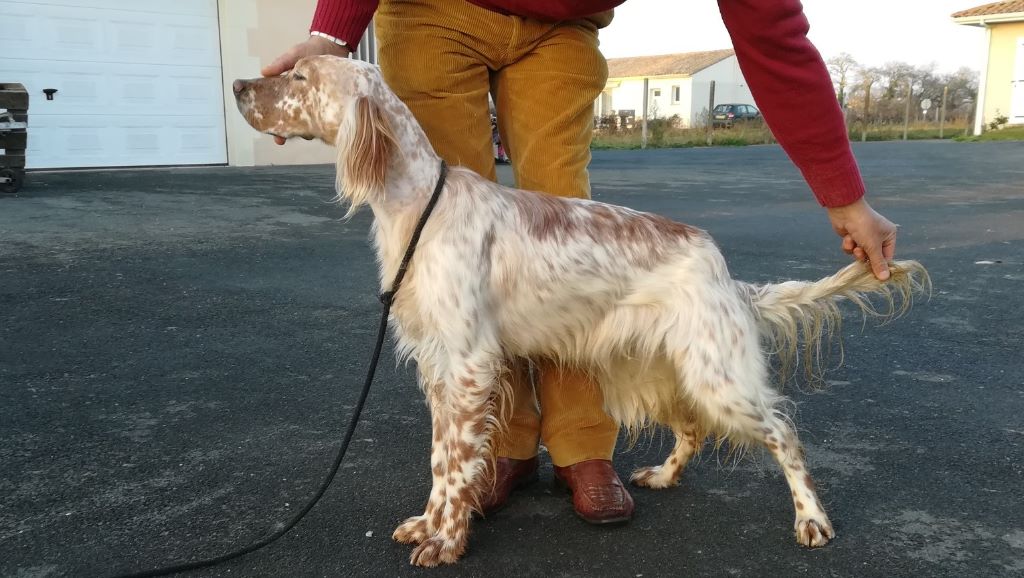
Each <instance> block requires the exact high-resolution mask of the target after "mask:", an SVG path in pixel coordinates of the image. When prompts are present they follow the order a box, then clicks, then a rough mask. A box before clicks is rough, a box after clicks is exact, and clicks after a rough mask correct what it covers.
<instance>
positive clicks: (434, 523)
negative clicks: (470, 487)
mask: <svg viewBox="0 0 1024 578" xmlns="http://www.w3.org/2000/svg"><path fill="white" fill-rule="evenodd" d="M419 374H420V375H419V379H420V387H421V388H422V389H423V393H424V394H426V396H427V405H428V406H430V421H431V427H432V430H433V434H432V436H431V442H430V473H431V478H432V483H431V486H430V498H429V499H427V507H426V509H425V511H424V512H423V515H421V516H412V517H411V518H408V519H406V520H405V521H404V522H402V523H401V524H399V525H398V527H397V528H395V532H394V533H393V534H392V535H391V537H392V538H393V539H394V540H395V541H397V542H401V543H403V544H412V545H416V546H418V545H419V544H422V543H423V542H425V541H426V540H427V538H429V537H431V536H433V535H434V534H436V533H437V529H438V522H439V521H440V515H441V508H442V507H443V506H444V492H445V487H444V481H445V474H446V464H447V463H448V461H447V456H446V455H445V452H444V444H443V443H442V442H443V436H444V430H445V428H446V427H447V424H445V423H442V422H441V419H445V415H444V413H443V409H442V407H441V401H440V400H441V396H442V394H443V391H444V382H441V381H433V380H431V379H430V378H428V377H426V376H424V372H423V371H422V364H420V372H419Z"/></svg>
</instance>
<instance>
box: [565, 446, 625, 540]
mask: <svg viewBox="0 0 1024 578" xmlns="http://www.w3.org/2000/svg"><path fill="white" fill-rule="evenodd" d="M555 479H556V480H557V481H558V482H559V483H560V484H561V485H562V486H564V487H566V488H568V489H569V491H571V492H572V506H573V509H575V510H576V515H577V516H579V517H580V518H583V519H584V520H585V521H587V522H590V523H591V524H621V523H623V522H628V521H629V519H630V518H631V517H632V516H633V497H632V496H630V495H629V492H627V491H626V488H625V486H623V485H622V481H621V480H620V479H619V475H618V474H616V473H615V468H613V467H612V463H611V462H610V461H608V460H586V461H583V462H579V463H576V464H573V465H571V466H567V467H564V468H560V467H558V466H555Z"/></svg>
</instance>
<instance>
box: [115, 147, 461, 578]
mask: <svg viewBox="0 0 1024 578" xmlns="http://www.w3.org/2000/svg"><path fill="white" fill-rule="evenodd" d="M447 175H448V165H446V164H445V162H444V161H441V174H440V176H438V177H437V185H436V186H435V187H434V193H433V194H432V195H431V196H430V201H428V202H427V206H426V207H424V209H423V214H421V215H420V220H419V222H418V223H416V229H415V230H413V233H412V238H410V239H409V246H408V247H407V248H406V250H405V256H404V257H402V263H401V265H399V266H398V273H396V274H395V279H394V281H393V282H392V283H391V289H390V290H388V291H385V292H383V293H381V294H380V302H381V303H383V304H384V310H383V312H382V314H381V316H380V328H379V329H378V330H377V345H376V346H375V347H374V349H373V355H372V356H371V358H370V368H369V370H368V371H367V372H366V381H365V382H364V383H363V390H362V392H360V394H359V401H358V402H356V407H355V410H354V413H353V414H352V419H351V420H350V421H349V422H348V429H347V430H345V437H344V439H343V440H342V442H341V448H340V449H339V450H338V455H337V456H336V457H335V458H334V464H333V465H331V469H330V471H329V472H328V473H327V476H326V477H325V478H324V481H323V482H322V483H321V484H320V489H319V490H317V492H316V494H315V495H314V496H313V498H312V499H310V500H309V502H307V503H306V506H305V507H304V508H302V510H301V511H299V513H298V514H296V515H295V516H294V517H293V518H292V519H291V520H290V521H289V522H288V523H287V524H285V525H284V526H282V527H281V528H279V529H278V530H277V531H275V532H274V533H272V534H270V535H268V536H267V537H265V538H263V539H262V540H257V541H256V542H253V543H252V544H249V545H248V546H245V547H244V548H239V549H238V550H235V551H233V552H228V553H227V554H221V555H220V556H216V557H214V558H206V559H204V560H196V561H194V562H182V563H178V564H173V565H171V566H164V567H163V568H156V569H154V570H145V571H142V572H134V573H131V574H121V575H118V576H116V577H115V578H149V577H151V576H167V575H168V574H177V573H179V572H187V571H189V570H197V569H199V568H206V567H209V566H215V565H217V564H220V563H221V562H227V561H228V560H234V559H235V558H238V557H240V556H244V555H246V554H248V553H250V552H255V551H256V550H259V549H260V548H262V547H264V546H266V545H267V544H270V543H271V542H274V541H275V540H277V539H278V538H280V537H281V536H284V535H285V534H287V533H288V532H289V531H290V530H291V529H292V528H294V527H295V525H296V524H298V523H299V520H301V519H302V518H303V517H305V516H306V514H308V513H309V511H310V510H312V509H313V506H315V505H316V504H317V502H319V501H320V498H321V497H323V495H324V493H325V492H326V491H327V488H328V487H330V485H331V482H333V481H334V476H335V475H336V474H337V473H338V468H340V467H341V461H342V459H344V458H345V452H346V451H347V450H348V444H349V442H351V441H352V435H353V434H354V433H355V431H356V424H358V423H359V416H360V414H361V413H362V412H363V406H364V405H365V404H366V397H367V395H369V393H370V384H372V383H373V376H374V374H375V373H376V372H377V362H378V361H380V352H381V349H382V348H383V347H384V337H385V336H386V335H387V330H388V316H389V315H390V314H391V304H392V303H393V302H394V300H395V294H396V293H398V289H399V287H401V285H402V279H404V278H405V273H406V271H408V269H409V263H410V262H411V261H412V255H413V253H414V252H416V245H417V243H419V240H420V234H421V233H422V232H423V227H424V226H425V225H426V224H427V219H428V218H429V217H430V213H431V212H433V210H434V206H435V205H437V200H438V199H439V198H440V197H441V189H443V188H444V181H445V177H446V176H447Z"/></svg>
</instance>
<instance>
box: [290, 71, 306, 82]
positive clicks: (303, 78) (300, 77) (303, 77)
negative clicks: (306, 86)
mask: <svg viewBox="0 0 1024 578" xmlns="http://www.w3.org/2000/svg"><path fill="white" fill-rule="evenodd" d="M292 79H293V80H306V77H305V76H302V75H301V74H299V73H298V72H292Z"/></svg>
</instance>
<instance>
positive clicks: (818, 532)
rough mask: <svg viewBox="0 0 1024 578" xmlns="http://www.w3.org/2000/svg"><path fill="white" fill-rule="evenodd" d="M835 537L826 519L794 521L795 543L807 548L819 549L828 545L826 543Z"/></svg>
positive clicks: (830, 524)
mask: <svg viewBox="0 0 1024 578" xmlns="http://www.w3.org/2000/svg"><path fill="white" fill-rule="evenodd" d="M835 537H836V533H835V530H833V529H832V523H831V522H829V521H828V518H821V519H814V518H808V519H805V520H801V519H797V521H796V543H797V544H800V545H801V546H806V547H808V548H819V547H821V546H824V545H825V544H828V541H829V540H831V539H832V538H835Z"/></svg>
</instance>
